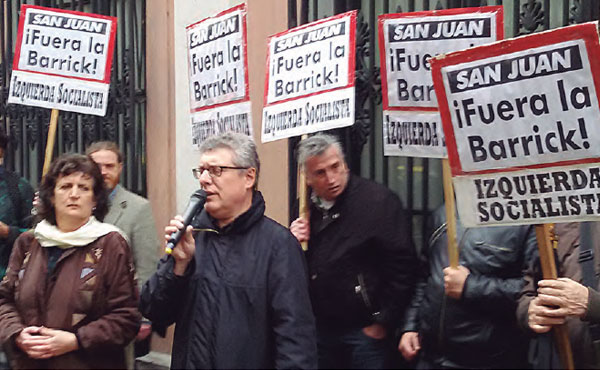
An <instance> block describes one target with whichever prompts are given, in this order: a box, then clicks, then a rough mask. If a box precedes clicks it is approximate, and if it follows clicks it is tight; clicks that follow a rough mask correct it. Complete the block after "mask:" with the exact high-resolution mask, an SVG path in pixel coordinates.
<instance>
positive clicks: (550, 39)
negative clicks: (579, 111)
mask: <svg viewBox="0 0 600 370" xmlns="http://www.w3.org/2000/svg"><path fill="white" fill-rule="evenodd" d="M597 27H598V26H597V24H596V23H595V22H589V23H584V24H578V25H574V26H568V27H563V28H559V29H555V30H551V31H545V32H540V33H535V34H532V35H529V36H523V37H518V38H514V39H509V40H504V41H498V42H495V43H493V44H489V45H483V46H479V47H475V48H471V49H467V50H462V51H457V52H454V53H449V54H446V55H444V56H442V57H439V58H432V59H431V61H430V63H431V72H432V74H433V84H434V87H435V93H436V95H437V97H438V103H439V108H440V116H441V117H442V126H443V128H444V135H445V137H446V148H447V149H448V159H449V161H450V167H451V169H452V176H460V175H478V174H487V173H500V172H511V171H516V170H521V169H536V168H547V167H555V166H566V165H574V164H581V163H594V162H598V161H599V160H600V158H586V159H578V160H568V161H559V162H553V163H543V164H535V165H527V166H518V167H507V168H501V169H489V170H478V171H468V172H465V171H463V169H462V165H461V163H460V158H459V156H458V149H457V147H456V137H455V135H454V128H453V127H452V120H451V115H450V107H449V105H448V97H447V95H446V89H445V88H444V82H443V78H442V71H441V69H442V68H443V67H446V66H451V65H456V64H462V63H467V62H472V61H477V60H482V59H488V58H493V57H497V56H500V55H503V54H510V53H514V52H519V51H523V50H527V49H533V48H537V47H542V46H547V45H552V44H556V43H559V42H565V41H572V40H583V42H584V43H585V47H586V51H587V54H588V62H589V63H590V70H591V72H592V76H593V79H594V87H595V89H596V98H598V93H600V45H599V43H598V31H597ZM595 103H596V104H597V105H598V101H597V100H596V102H595Z"/></svg>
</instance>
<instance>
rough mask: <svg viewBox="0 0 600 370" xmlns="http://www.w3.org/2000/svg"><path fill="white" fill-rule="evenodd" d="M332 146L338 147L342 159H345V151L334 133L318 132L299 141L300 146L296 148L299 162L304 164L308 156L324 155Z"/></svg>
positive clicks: (301, 164)
mask: <svg viewBox="0 0 600 370" xmlns="http://www.w3.org/2000/svg"><path fill="white" fill-rule="evenodd" d="M331 146H334V147H335V148H337V150H338V152H339V153H340V155H341V156H342V159H343V160H344V161H345V159H344V152H343V151H342V145H341V144H340V142H339V140H338V139H337V138H336V137H335V136H333V135H329V134H323V133H318V134H316V135H314V136H311V137H309V138H308V139H306V140H302V141H300V143H298V147H297V148H296V150H297V152H298V164H299V165H300V166H304V165H305V164H306V161H307V160H308V158H310V157H314V156H317V155H322V154H323V153H325V151H326V150H327V149H329V147H331Z"/></svg>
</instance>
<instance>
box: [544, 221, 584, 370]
mask: <svg viewBox="0 0 600 370" xmlns="http://www.w3.org/2000/svg"><path fill="white" fill-rule="evenodd" d="M553 228H554V225H552V224H543V225H535V235H536V237H537V241H538V250H539V252H540V264H541V265H542V275H543V277H544V279H556V278H558V272H557V271H558V270H557V269H556V261H555V260H554V248H555V245H554V244H555V240H556V239H555V238H554V237H553ZM552 330H553V331H554V339H555V340H556V346H557V348H558V355H559V357H560V362H561V363H562V365H563V367H564V368H565V369H569V370H571V369H574V368H575V364H574V362H573V351H572V350H571V343H570V342H569V334H568V332H567V327H566V326H565V325H560V326H555V327H554V328H553V329H552Z"/></svg>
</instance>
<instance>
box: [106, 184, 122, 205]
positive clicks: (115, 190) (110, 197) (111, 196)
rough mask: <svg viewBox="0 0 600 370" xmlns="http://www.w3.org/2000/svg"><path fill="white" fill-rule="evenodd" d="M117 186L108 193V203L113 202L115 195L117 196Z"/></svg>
mask: <svg viewBox="0 0 600 370" xmlns="http://www.w3.org/2000/svg"><path fill="white" fill-rule="evenodd" d="M119 186H121V185H119V184H117V186H115V188H114V189H113V190H112V191H111V192H110V194H108V200H109V201H111V202H112V201H113V199H115V195H116V194H117V189H118V188H119Z"/></svg>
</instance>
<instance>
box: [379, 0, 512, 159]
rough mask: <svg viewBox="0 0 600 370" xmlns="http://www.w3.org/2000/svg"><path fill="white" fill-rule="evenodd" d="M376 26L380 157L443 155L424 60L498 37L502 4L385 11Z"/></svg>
mask: <svg viewBox="0 0 600 370" xmlns="http://www.w3.org/2000/svg"><path fill="white" fill-rule="evenodd" d="M378 27H379V48H380V51H381V53H380V63H381V66H382V68H381V73H382V79H381V82H382V88H383V92H382V95H383V125H384V128H383V131H384V138H383V141H384V155H386V156H412V157H430V158H444V157H446V148H445V143H444V139H443V132H442V128H441V126H440V123H441V120H440V118H439V114H438V113H437V109H438V105H437V98H436V96H435V92H434V89H433V81H432V78H431V66H430V65H429V58H431V57H433V56H436V55H438V54H441V53H447V52H450V51H456V50H462V49H466V48H469V47H472V46H476V45H483V44H486V43H490V42H493V41H496V40H499V39H502V38H503V35H504V32H503V23H502V7H501V6H485V7H480V8H463V9H446V10H432V11H423V12H414V13H402V14H384V15H380V16H379V17H378ZM425 112H432V113H425ZM388 133H389V135H388ZM390 139H391V140H390ZM396 144H397V145H396Z"/></svg>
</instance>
